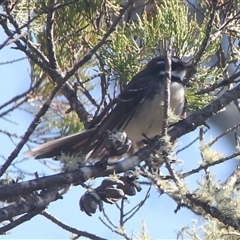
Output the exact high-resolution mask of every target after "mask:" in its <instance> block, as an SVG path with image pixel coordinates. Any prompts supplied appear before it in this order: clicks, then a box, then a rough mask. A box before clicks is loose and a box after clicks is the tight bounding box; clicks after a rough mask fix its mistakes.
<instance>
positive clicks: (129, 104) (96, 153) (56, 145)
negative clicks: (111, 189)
mask: <svg viewBox="0 0 240 240" xmlns="http://www.w3.org/2000/svg"><path fill="white" fill-rule="evenodd" d="M171 60H172V62H171V83H170V102H169V105H170V109H171V111H172V112H173V113H174V114H175V115H177V116H182V115H183V112H184V109H185V107H184V106H185V104H186V97H185V91H184V85H183V79H184V77H185V75H186V73H187V71H188V70H192V69H193V67H192V65H190V64H187V63H185V62H183V61H182V60H181V59H179V58H178V57H175V56H173V57H172V58H171ZM165 76H166V57H165V56H159V57H156V58H153V59H152V60H150V61H149V62H148V64H147V65H146V67H145V68H144V69H143V70H142V71H140V72H139V73H137V74H136V75H135V76H134V77H133V78H132V80H131V81H130V82H129V83H128V84H127V85H126V87H125V88H124V89H123V91H122V92H121V93H120V94H119V95H118V96H117V97H116V98H115V99H113V100H112V101H111V102H110V103H109V104H108V105H107V106H106V107H105V108H104V109H103V111H102V112H101V113H100V114H99V116H98V117H96V119H94V120H93V122H92V123H91V125H90V127H89V128H88V129H86V130H83V131H81V132H79V133H76V134H73V135H69V136H66V137H61V138H58V139H56V140H53V141H50V142H47V143H44V144H42V145H40V146H37V147H35V148H33V149H31V150H30V151H28V152H26V153H25V156H26V157H35V158H36V159H40V158H52V157H58V156H60V155H61V154H62V153H64V154H70V155H78V154H83V155H86V158H87V160H88V161H90V162H96V161H99V160H100V159H101V158H102V157H103V156H104V154H105V153H106V151H105V149H104V145H103V141H104V137H105V134H106V132H107V131H113V130H116V131H119V132H125V133H126V134H127V136H128V138H129V139H130V140H131V142H132V147H131V150H130V151H129V152H128V153H132V152H133V149H134V151H135V150H137V149H139V148H140V147H141V146H143V139H144V136H147V137H148V138H152V137H154V136H156V135H159V134H161V131H162V125H163V102H164V88H163V86H164V81H165ZM170 122H171V120H170ZM171 123H173V122H171Z"/></svg>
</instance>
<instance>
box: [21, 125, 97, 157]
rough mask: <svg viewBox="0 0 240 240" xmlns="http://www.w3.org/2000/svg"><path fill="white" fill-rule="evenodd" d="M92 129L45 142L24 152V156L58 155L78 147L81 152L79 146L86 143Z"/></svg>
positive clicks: (73, 150)
mask: <svg viewBox="0 0 240 240" xmlns="http://www.w3.org/2000/svg"><path fill="white" fill-rule="evenodd" d="M93 131H94V128H93V129H89V130H84V131H82V132H79V133H76V134H72V135H69V136H66V137H62V138H59V139H56V140H53V141H50V142H46V143H44V144H42V145H39V146H37V147H35V148H33V149H31V150H29V151H27V152H25V153H24V156H25V157H27V158H31V157H34V158H36V159H40V158H52V157H55V156H60V155H61V153H71V152H76V151H78V149H79V152H81V147H82V146H83V145H84V143H86V141H87V140H88V139H89V137H90V136H91V135H92V133H93Z"/></svg>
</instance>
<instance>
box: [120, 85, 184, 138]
mask: <svg viewBox="0 0 240 240" xmlns="http://www.w3.org/2000/svg"><path fill="white" fill-rule="evenodd" d="M184 102H185V95H184V87H183V85H182V84H180V83H177V82H172V83H171V85H170V107H171V110H172V111H173V112H174V113H175V114H176V115H181V114H182V112H183V108H184ZM163 106H164V90H163V88H162V87H161V86H160V88H159V91H156V92H155V94H153V96H149V97H147V98H146V99H145V100H144V101H143V102H142V103H141V104H140V105H139V106H138V109H137V111H136V113H135V114H134V116H133V118H132V119H131V120H130V122H129V123H128V125H127V126H126V128H125V131H126V132H127V134H128V137H129V138H130V139H132V140H134V141H137V142H138V141H141V140H142V139H143V138H144V137H143V134H145V135H146V136H147V137H149V138H152V137H154V136H156V135H158V134H160V133H161V131H162V126H163Z"/></svg>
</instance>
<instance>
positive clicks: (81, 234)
mask: <svg viewBox="0 0 240 240" xmlns="http://www.w3.org/2000/svg"><path fill="white" fill-rule="evenodd" d="M41 215H42V216H44V217H45V218H47V219H48V220H50V221H51V222H53V223H55V224H56V225H57V226H59V227H61V228H62V229H64V230H66V231H68V232H70V233H73V234H76V235H77V236H78V237H86V238H89V239H93V240H106V239H105V238H101V237H98V236H96V235H95V234H92V233H89V232H85V231H81V230H78V229H76V228H74V227H71V226H69V225H67V224H65V223H63V222H62V221H60V220H58V219H57V218H56V217H54V216H53V215H51V214H50V213H48V212H47V211H46V210H45V211H43V212H42V213H41Z"/></svg>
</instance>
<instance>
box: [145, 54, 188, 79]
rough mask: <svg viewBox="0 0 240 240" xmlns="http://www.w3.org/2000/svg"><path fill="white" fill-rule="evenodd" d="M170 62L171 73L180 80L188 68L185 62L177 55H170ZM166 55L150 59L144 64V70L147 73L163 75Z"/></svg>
mask: <svg viewBox="0 0 240 240" xmlns="http://www.w3.org/2000/svg"><path fill="white" fill-rule="evenodd" d="M171 59H172V63H171V69H172V71H171V75H172V76H173V77H174V79H175V80H176V79H177V78H178V79H179V80H180V81H181V80H183V78H184V77H185V74H186V70H187V69H188V68H189V65H187V64H186V63H185V62H183V61H182V60H181V59H180V58H179V57H177V56H172V58H171ZM165 63H166V57H165V56H159V57H156V58H153V59H152V60H150V61H149V62H148V64H147V66H146V70H147V72H148V73H149V74H158V75H159V76H165V73H166V65H165Z"/></svg>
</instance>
